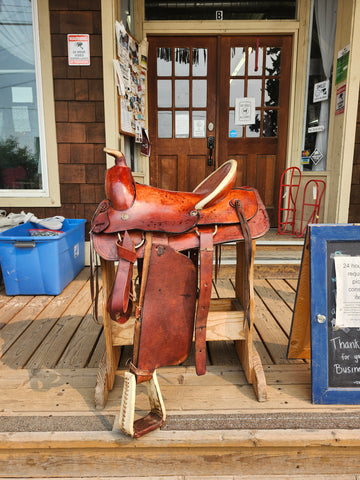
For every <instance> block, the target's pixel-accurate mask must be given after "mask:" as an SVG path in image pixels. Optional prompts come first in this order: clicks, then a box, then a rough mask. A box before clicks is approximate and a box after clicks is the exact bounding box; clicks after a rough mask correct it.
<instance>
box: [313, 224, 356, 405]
mask: <svg viewBox="0 0 360 480" xmlns="http://www.w3.org/2000/svg"><path fill="white" fill-rule="evenodd" d="M307 235H309V237H310V249H309V250H310V296H311V302H310V303H311V313H310V318H311V359H312V400H313V403H322V404H359V403H360V225H352V224H346V225H339V224H338V225H311V226H309V227H308V233H307Z"/></svg>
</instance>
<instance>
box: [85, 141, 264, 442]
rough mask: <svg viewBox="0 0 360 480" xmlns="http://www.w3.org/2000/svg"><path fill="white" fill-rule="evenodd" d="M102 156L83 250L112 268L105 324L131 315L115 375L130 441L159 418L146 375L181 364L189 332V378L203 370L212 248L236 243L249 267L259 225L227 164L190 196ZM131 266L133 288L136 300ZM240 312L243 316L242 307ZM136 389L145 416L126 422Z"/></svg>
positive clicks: (257, 205)
mask: <svg viewBox="0 0 360 480" xmlns="http://www.w3.org/2000/svg"><path fill="white" fill-rule="evenodd" d="M104 150H105V152H107V153H108V154H110V155H112V156H113V157H114V158H115V165H114V166H113V167H111V168H110V169H108V170H107V173H106V179H105V193H106V199H105V200H103V201H102V202H101V203H100V205H99V206H98V208H97V210H96V212H95V214H94V217H93V220H92V226H91V233H90V236H91V248H92V251H93V252H96V253H97V254H98V255H99V256H100V257H102V258H103V259H105V260H110V261H114V262H117V263H118V265H117V271H116V274H115V280H114V284H113V287H112V291H111V293H110V296H109V298H108V299H107V310H108V312H109V314H110V317H111V318H112V320H114V321H117V322H119V323H125V322H126V321H127V320H128V318H129V317H130V315H131V314H132V312H133V310H134V309H135V329H134V351H133V358H132V361H131V362H130V371H129V372H126V374H125V381H124V391H123V395H122V400H121V408H120V426H121V428H122V430H123V431H124V432H125V433H127V434H129V435H131V436H133V437H139V436H142V435H144V434H145V433H147V432H149V431H151V430H154V429H156V428H159V427H160V426H161V425H162V424H163V423H164V421H165V417H166V413H165V407H164V403H163V400H162V397H161V392H160V389H159V385H158V382H157V379H156V369H157V368H159V367H161V366H170V365H178V364H180V363H182V362H183V361H184V360H185V359H186V357H187V356H188V354H189V351H190V348H191V343H192V339H193V334H194V331H195V365H196V373H197V374H198V375H203V374H204V373H205V372H206V321H207V315H208V311H209V305H210V298H211V287H212V275H213V257H214V255H213V252H214V246H217V245H221V244H223V243H226V242H237V241H244V242H245V256H246V257H247V259H248V262H250V259H251V246H252V242H251V240H252V239H254V238H258V237H260V236H262V235H264V234H265V233H266V232H267V230H268V229H269V220H268V216H267V213H266V210H265V207H264V205H263V203H262V201H261V199H260V197H259V194H258V192H257V191H256V190H255V189H254V188H250V187H240V188H236V187H234V183H235V180H236V173H237V172H236V161H235V160H229V161H227V162H225V163H224V164H222V165H221V166H220V167H219V168H218V169H217V170H215V171H214V172H213V173H212V174H211V175H210V176H209V177H207V178H206V179H205V180H204V181H203V182H201V183H200V184H199V185H198V186H197V187H196V188H195V190H194V191H193V192H177V191H168V190H163V189H159V188H155V187H151V186H147V185H141V184H138V183H135V181H134V179H133V176H132V173H131V170H130V168H129V167H128V166H127V165H126V161H125V158H124V156H123V154H122V153H121V152H118V151H116V150H111V149H107V148H106V149H104ZM91 257H93V254H92V255H91ZM135 261H137V265H138V276H139V282H140V292H139V298H138V299H137V301H136V302H135V301H134V294H135V289H134V286H133V265H134V263H135ZM245 264H246V259H245ZM245 269H246V267H245ZM244 273H245V282H246V278H247V277H246V272H244ZM93 291H94V289H93ZM94 296H96V295H95V294H94ZM134 304H135V305H134ZM243 307H244V312H245V318H246V316H247V314H248V305H244V306H243ZM95 310H96V309H95ZM142 382H145V383H146V385H147V387H148V395H149V400H150V407H151V410H150V413H149V414H148V415H147V416H146V417H144V418H141V419H138V420H136V421H134V410H135V396H136V384H139V383H142Z"/></svg>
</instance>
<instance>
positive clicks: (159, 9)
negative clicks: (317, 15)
mask: <svg viewBox="0 0 360 480" xmlns="http://www.w3.org/2000/svg"><path fill="white" fill-rule="evenodd" d="M296 7H297V2H296V0H288V1H282V2H279V1H272V0H266V1H263V2H249V1H242V0H239V1H231V2H229V1H226V2H221V1H218V2H214V1H213V0H211V1H209V0H199V1H197V2H178V1H177V0H168V1H167V2H159V1H158V0H145V19H146V20H275V19H276V20H279V19H295V18H296Z"/></svg>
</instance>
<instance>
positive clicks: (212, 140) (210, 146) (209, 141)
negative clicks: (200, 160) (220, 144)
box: [207, 137, 215, 167]
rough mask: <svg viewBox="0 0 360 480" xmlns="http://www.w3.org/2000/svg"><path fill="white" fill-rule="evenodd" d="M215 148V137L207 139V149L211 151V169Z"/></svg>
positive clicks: (209, 162)
mask: <svg viewBox="0 0 360 480" xmlns="http://www.w3.org/2000/svg"><path fill="white" fill-rule="evenodd" d="M214 147H215V137H207V148H208V149H209V156H208V161H207V164H208V166H209V167H212V166H213V158H212V154H213V150H214Z"/></svg>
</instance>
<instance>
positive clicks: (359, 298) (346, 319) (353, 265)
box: [334, 255, 360, 328]
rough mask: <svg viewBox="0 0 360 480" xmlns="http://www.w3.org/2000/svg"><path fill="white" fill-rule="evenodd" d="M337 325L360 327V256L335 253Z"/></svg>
mask: <svg viewBox="0 0 360 480" xmlns="http://www.w3.org/2000/svg"><path fill="white" fill-rule="evenodd" d="M334 261H335V274H336V320H335V327H338V328H352V327H354V328H359V327H360V257H351V256H348V255H335V257H334Z"/></svg>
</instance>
